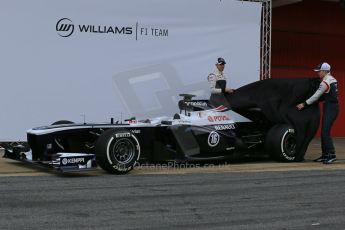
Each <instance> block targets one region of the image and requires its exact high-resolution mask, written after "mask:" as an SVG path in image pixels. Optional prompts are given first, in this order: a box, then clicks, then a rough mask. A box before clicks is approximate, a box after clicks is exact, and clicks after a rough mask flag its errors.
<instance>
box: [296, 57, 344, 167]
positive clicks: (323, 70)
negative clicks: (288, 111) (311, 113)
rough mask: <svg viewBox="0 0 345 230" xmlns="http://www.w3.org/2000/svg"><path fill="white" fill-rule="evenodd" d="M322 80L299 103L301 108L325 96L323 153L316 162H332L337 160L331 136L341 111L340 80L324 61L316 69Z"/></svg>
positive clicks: (322, 131)
mask: <svg viewBox="0 0 345 230" xmlns="http://www.w3.org/2000/svg"><path fill="white" fill-rule="evenodd" d="M314 71H316V72H317V73H318V75H319V77H320V79H321V80H322V81H321V83H320V87H319V89H318V90H317V91H316V92H315V93H314V95H312V96H311V97H310V98H309V99H308V100H306V101H305V102H303V103H300V104H298V105H297V108H298V109H299V110H302V109H304V108H305V107H306V106H308V105H311V104H313V103H315V102H318V100H319V98H320V97H321V96H322V97H323V98H324V104H323V115H322V128H321V148H322V155H321V156H320V157H319V158H317V159H315V160H314V161H315V162H323V163H324V164H330V163H333V162H334V161H336V154H335V148H334V145H333V141H332V138H331V129H332V125H333V123H334V121H335V119H336V118H337V116H338V113H339V105H338V82H337V80H336V79H335V78H334V77H333V76H332V75H331V73H330V71H331V66H330V65H329V64H328V63H326V62H323V63H321V64H320V65H319V66H318V67H317V68H316V69H314Z"/></svg>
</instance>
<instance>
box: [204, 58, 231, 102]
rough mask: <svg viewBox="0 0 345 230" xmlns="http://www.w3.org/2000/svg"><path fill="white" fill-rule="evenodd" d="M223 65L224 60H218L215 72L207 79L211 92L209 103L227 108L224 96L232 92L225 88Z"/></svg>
mask: <svg viewBox="0 0 345 230" xmlns="http://www.w3.org/2000/svg"><path fill="white" fill-rule="evenodd" d="M225 64H226V62H225V60H224V58H221V57H220V58H218V60H217V63H216V70H215V71H214V72H213V73H210V74H209V75H208V77H207V80H208V82H209V85H210V91H211V97H210V103H211V104H212V105H214V106H219V105H224V106H226V107H228V102H227V101H226V99H225V94H227V93H232V92H233V90H232V89H231V88H228V87H226V77H225V75H224V72H223V71H224V68H225Z"/></svg>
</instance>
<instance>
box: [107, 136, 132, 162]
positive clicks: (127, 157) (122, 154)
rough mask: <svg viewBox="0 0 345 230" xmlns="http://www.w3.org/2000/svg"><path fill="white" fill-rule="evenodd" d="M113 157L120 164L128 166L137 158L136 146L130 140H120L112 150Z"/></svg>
mask: <svg viewBox="0 0 345 230" xmlns="http://www.w3.org/2000/svg"><path fill="white" fill-rule="evenodd" d="M112 155H113V157H114V159H115V160H116V161H117V162H118V163H120V164H127V163H129V162H131V161H132V160H133V158H134V156H135V145H134V144H133V143H132V142H131V141H130V140H128V139H119V140H117V141H116V142H115V144H114V146H113V148H112Z"/></svg>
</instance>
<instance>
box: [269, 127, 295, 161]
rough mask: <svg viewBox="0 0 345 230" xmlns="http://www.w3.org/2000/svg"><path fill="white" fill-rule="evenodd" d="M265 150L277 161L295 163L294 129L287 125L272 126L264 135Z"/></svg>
mask: <svg viewBox="0 0 345 230" xmlns="http://www.w3.org/2000/svg"><path fill="white" fill-rule="evenodd" d="M265 150H266V152H268V153H269V154H270V155H271V156H272V157H273V158H274V159H275V160H277V161H283V162H292V161H296V158H297V151H296V139H295V131H294V129H293V128H292V127H291V126H289V125H287V124H277V125H275V126H273V127H272V128H271V129H270V130H269V131H268V133H267V135H266V140H265Z"/></svg>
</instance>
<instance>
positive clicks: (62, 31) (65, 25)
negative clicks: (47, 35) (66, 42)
mask: <svg viewBox="0 0 345 230" xmlns="http://www.w3.org/2000/svg"><path fill="white" fill-rule="evenodd" d="M56 31H57V32H58V35H60V36H61V37H64V38H65V37H69V36H71V35H72V34H73V32H74V25H73V22H72V21H71V19H69V18H61V19H60V20H59V21H58V22H57V23H56Z"/></svg>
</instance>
